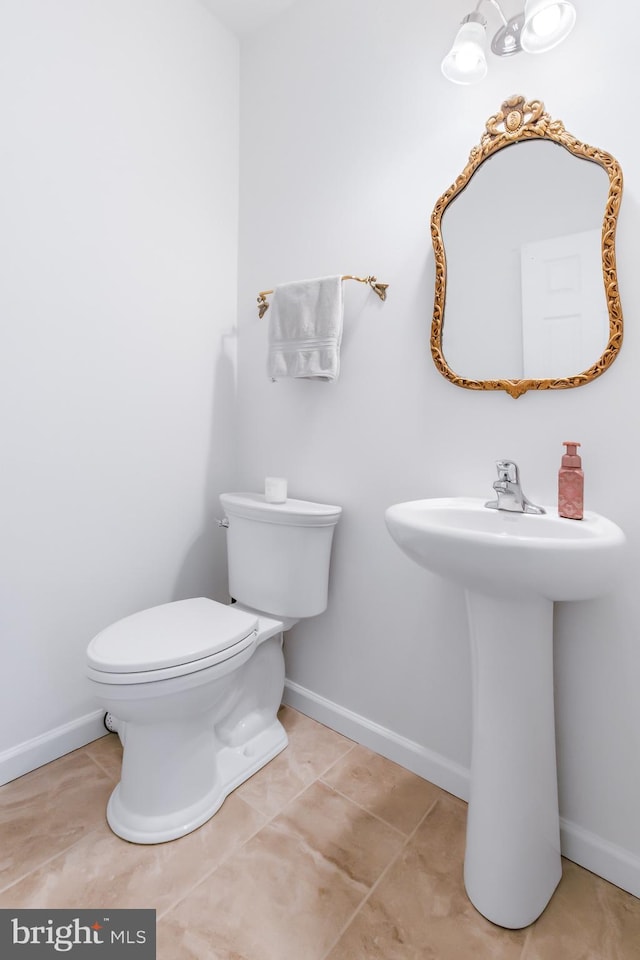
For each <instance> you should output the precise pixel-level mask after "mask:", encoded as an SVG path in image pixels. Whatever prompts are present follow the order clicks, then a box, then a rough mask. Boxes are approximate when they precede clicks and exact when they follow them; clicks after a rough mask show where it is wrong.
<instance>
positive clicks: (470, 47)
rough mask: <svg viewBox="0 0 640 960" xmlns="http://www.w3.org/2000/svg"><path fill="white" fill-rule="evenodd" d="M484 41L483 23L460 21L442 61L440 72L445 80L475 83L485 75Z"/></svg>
mask: <svg viewBox="0 0 640 960" xmlns="http://www.w3.org/2000/svg"><path fill="white" fill-rule="evenodd" d="M472 16H473V15H472ZM484 41H485V32H484V23H481V22H478V21H474V20H466V21H464V22H463V23H462V26H461V27H460V29H459V30H458V33H457V35H456V38H455V40H454V42H453V46H452V48H451V50H450V52H449V53H448V54H447V56H446V57H445V58H444V60H443V61H442V72H443V74H444V75H445V77H446V78H447V80H451V82H452V83H477V81H478V80H482V78H483V77H484V76H486V73H487V58H486V57H485V55H484Z"/></svg>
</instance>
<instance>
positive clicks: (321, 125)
mask: <svg viewBox="0 0 640 960" xmlns="http://www.w3.org/2000/svg"><path fill="white" fill-rule="evenodd" d="M578 6H579V19H578V23H577V26H576V29H575V31H574V33H573V34H572V36H571V37H570V39H569V40H568V41H567V42H566V43H565V44H564V45H563V46H561V47H559V48H557V49H556V50H555V51H552V52H550V53H548V54H546V55H545V56H541V57H539V58H535V57H527V56H525V55H522V56H521V57H519V58H515V59H512V60H510V61H509V60H503V61H498V60H496V59H495V58H491V63H490V75H489V77H488V78H487V79H486V80H485V81H483V83H482V84H481V85H479V86H476V87H469V88H464V87H456V86H454V85H452V84H449V83H447V81H445V80H444V79H443V78H442V76H441V74H440V69H439V65H440V61H441V59H442V57H443V56H444V54H445V53H446V52H447V50H448V48H449V46H450V44H451V42H452V40H453V36H454V34H455V31H456V28H457V24H458V23H459V21H460V20H461V19H462V16H463V15H464V14H465V13H467V12H468V9H469V4H468V3H466V2H462V0H455V2H452V3H447V4H444V3H443V4H427V3H424V0H394V2H393V3H390V2H389V0H299V2H298V3H297V4H295V5H294V6H293V7H292V8H291V9H290V10H289V11H287V12H286V13H285V14H284V15H283V16H282V17H281V18H280V19H279V20H278V21H276V22H274V23H273V24H272V25H271V27H270V28H269V29H268V30H266V31H263V32H261V33H260V35H256V36H255V37H253V38H252V39H250V40H248V41H246V42H245V43H244V45H243V48H242V62H241V77H242V88H241V90H242V92H241V117H242V123H241V235H240V285H239V289H240V305H239V415H240V425H239V431H240V432H239V466H238V480H239V485H240V486H242V487H246V488H252V489H259V488H260V486H261V484H262V482H263V478H264V476H265V475H267V474H275V475H282V476H286V477H288V479H289V491H290V495H291V496H294V497H295V496H298V497H306V498H309V499H318V500H324V501H326V502H328V503H339V504H342V506H343V507H344V516H343V518H342V520H341V521H340V525H339V528H338V530H337V532H336V539H335V551H334V556H333V567H332V586H331V593H330V602H329V608H328V610H327V612H326V613H325V614H323V615H322V616H320V617H318V618H316V619H314V620H312V621H310V622H308V623H302V624H300V625H299V626H297V627H296V628H295V629H294V630H293V631H292V633H291V635H290V638H289V639H288V640H287V644H286V648H287V664H288V677H289V684H290V686H289V693H288V696H289V699H290V701H291V702H295V703H296V704H297V705H298V706H301V707H302V708H303V709H306V710H307V711H308V712H309V713H311V714H312V715H315V716H318V717H319V718H324V719H325V720H327V721H328V722H331V723H333V724H334V725H336V726H338V727H340V728H342V729H344V730H349V731H351V732H352V733H353V735H356V736H359V737H360V738H361V739H363V740H366V741H367V742H370V743H372V744H375V745H376V746H377V747H378V748H379V749H381V750H383V751H385V750H386V751H387V752H388V754H389V755H391V756H395V757H397V758H401V759H403V760H404V761H405V762H407V764H408V765H412V766H413V767H414V769H419V770H420V771H421V772H423V773H425V775H429V776H431V777H432V778H433V779H436V780H438V781H439V782H441V783H443V784H444V785H446V786H448V788H449V789H451V790H453V791H454V792H458V793H460V794H464V793H465V790H466V775H467V769H468V764H469V748H470V673H469V653H468V638H467V628H466V621H465V612H464V607H463V596H462V593H461V592H460V591H459V590H457V589H455V588H454V587H452V586H449V585H447V584H446V583H444V582H441V581H439V580H438V579H436V578H435V577H432V576H430V575H428V574H426V573H425V572H423V571H421V570H419V569H418V568H417V567H416V566H414V565H412V564H411V562H410V561H409V560H407V559H406V558H405V557H404V556H403V555H402V554H401V553H400V551H399V550H398V549H397V548H396V547H395V546H394V544H393V543H392V541H391V539H390V537H389V535H388V534H387V532H386V529H385V526H384V521H383V515H384V510H385V507H387V506H388V505H389V504H391V503H394V502H397V501H401V500H408V499H414V498H419V497H433V496H441V495H458V494H468V495H474V496H483V495H484V494H487V495H489V494H490V493H491V484H492V482H493V479H494V476H495V468H494V461H495V460H496V459H498V458H500V457H509V458H513V459H515V460H517V461H518V462H519V464H520V467H521V472H522V477H523V485H524V488H525V492H526V493H527V495H528V496H529V497H530V498H532V499H533V500H534V501H536V502H547V503H552V502H553V501H554V498H555V490H556V476H557V469H558V466H559V460H560V455H561V452H562V449H563V448H562V442H563V441H564V440H566V439H576V440H580V441H581V442H582V444H583V447H582V453H583V458H584V467H585V473H586V501H587V506H588V508H590V509H593V510H596V511H600V512H602V513H605V514H607V515H608V516H609V517H611V518H612V519H613V520H615V521H617V522H618V523H620V524H621V525H622V526H623V528H624V529H625V531H626V533H627V536H628V541H629V552H628V557H629V560H628V565H627V573H626V575H625V577H624V578H623V580H622V581H621V582H620V584H619V587H618V589H617V590H616V591H615V592H614V593H613V594H612V595H611V596H609V597H607V598H605V599H602V600H599V601H593V602H590V603H584V604H581V605H578V604H575V605H569V604H567V605H561V606H559V607H558V609H557V611H556V614H557V615H556V628H557V641H556V676H557V721H558V723H557V727H558V754H559V776H560V797H561V813H562V816H563V818H564V820H563V827H564V829H563V842H564V849H565V851H566V852H567V853H568V854H569V855H570V856H572V857H573V858H574V859H577V860H579V861H580V862H583V863H585V864H586V865H588V866H590V867H591V868H592V869H594V870H596V871H597V872H600V873H603V874H605V875H609V876H610V877H611V878H612V879H614V880H615V882H617V883H620V884H621V885H623V886H626V887H627V889H634V890H635V892H636V893H640V819H639V818H638V813H637V812H638V809H640V762H639V757H640V697H638V690H637V688H638V676H639V673H640V644H639V643H638V632H639V630H638V627H639V625H640V592H639V591H638V585H637V582H636V581H637V570H638V559H639V551H640V543H639V535H640V516H639V511H638V494H637V487H638V480H637V474H638V470H639V468H640V456H639V454H638V452H637V449H636V447H637V441H636V433H637V430H636V429H635V428H636V426H637V420H638V414H637V410H638V392H637V391H638V388H637V374H636V370H637V367H638V363H639V362H640V342H639V340H638V334H637V325H636V323H635V322H634V320H635V315H636V313H637V312H638V309H640V274H639V273H638V270H637V268H636V263H635V260H636V247H637V242H636V237H637V235H638V231H639V230H640V209H639V203H638V200H639V196H640V182H639V180H638V173H637V170H638V162H637V158H638V154H637V149H638V145H637V125H636V124H635V123H634V122H633V120H632V119H631V120H630V114H629V99H628V96H626V95H625V91H629V90H633V89H635V88H636V87H637V78H638V73H637V56H636V51H635V48H634V41H633V37H632V34H631V32H630V31H624V30H622V31H621V30H620V27H619V23H620V22H621V16H622V8H623V7H625V6H626V5H625V4H623V3H622V2H615V3H611V4H609V5H608V6H607V9H606V11H603V8H602V5H601V4H598V3H596V2H595V0H582V2H580V3H579V4H578ZM617 8H620V9H619V10H617ZM616 11H617V12H616ZM487 16H488V17H489V18H490V19H491V18H492V17H493V16H494V13H493V12H492V11H491V9H490V8H489V7H487ZM497 26H498V23H497V22H496V24H495V28H496V29H497ZM514 93H522V94H524V95H525V96H527V97H529V98H540V99H542V100H543V101H544V102H545V104H546V106H547V109H548V110H549V112H550V113H551V115H552V116H553V117H558V118H560V119H562V120H563V121H564V122H565V125H566V127H567V128H568V129H569V130H570V131H571V132H572V133H573V134H574V135H576V136H577V137H579V138H580V139H582V140H583V141H585V142H587V143H594V144H596V145H598V146H600V147H602V148H604V149H606V150H608V151H609V152H611V153H612V154H613V155H614V156H615V157H616V158H617V159H618V160H619V162H620V163H621V165H622V168H623V171H625V173H626V184H625V195H624V198H623V206H622V213H621V217H620V222H619V229H618V272H619V281H620V290H621V295H622V303H623V308H624V311H625V316H626V321H627V325H626V332H625V343H624V347H623V351H622V353H621V355H620V357H619V358H618V360H617V361H616V363H615V364H614V366H613V368H612V369H611V370H610V371H609V372H608V373H607V374H606V375H605V376H603V377H602V378H600V379H599V380H597V381H595V382H594V383H592V384H590V385H588V386H586V387H584V388H581V389H577V390H570V391H558V392H548V391H547V392H540V393H529V394H527V395H525V396H524V397H522V398H520V399H518V400H513V399H512V398H511V397H509V396H508V395H507V394H505V393H485V394H479V393H475V392H471V391H465V390H461V389H459V388H456V387H454V386H453V385H451V384H450V383H448V382H447V381H446V380H444V379H443V378H442V377H441V376H440V374H439V373H438V372H437V370H436V368H435V367H434V365H433V363H432V361H431V357H430V353H429V343H428V335H429V324H430V316H431V310H432V304H433V278H434V267H433V255H432V252H431V243H430V236H429V230H428V222H429V217H430V214H431V209H432V207H433V204H434V203H435V201H436V200H437V198H438V197H439V196H440V194H441V193H442V192H443V191H444V190H445V189H446V188H447V187H448V186H449V184H450V183H451V182H452V181H453V179H454V178H455V177H456V176H457V175H458V174H459V173H460V172H461V171H462V169H463V166H464V164H465V163H466V161H467V158H468V155H469V150H470V149H471V147H472V145H474V144H475V143H477V142H478V141H479V139H480V136H481V134H482V132H483V129H484V124H485V122H486V120H487V119H488V117H489V116H490V115H491V114H493V113H495V111H496V110H497V109H499V107H500V104H501V103H502V101H503V100H504V99H505V98H506V97H508V96H511V95H513V94H514ZM342 272H346V273H363V274H364V273H369V272H371V273H377V275H378V277H379V278H380V279H381V280H384V281H386V282H388V283H389V284H390V288H389V296H388V301H387V302H386V303H385V304H382V303H380V302H379V301H378V300H377V299H376V297H375V296H374V295H373V294H372V293H370V292H368V291H367V290H366V289H365V288H361V287H359V286H357V285H355V284H351V285H349V284H347V285H345V294H346V311H345V333H344V341H343V351H342V371H341V376H340V380H339V381H338V382H337V383H336V384H327V383H314V382H304V381H301V382H295V381H294V382H285V381H283V382H279V383H275V384H274V383H271V382H270V381H269V380H268V379H267V377H266V374H265V363H266V331H267V323H266V319H265V320H263V321H259V320H258V319H257V315H256V311H255V297H256V295H257V293H258V291H259V290H263V289H266V288H269V287H272V286H273V285H274V284H277V283H279V282H284V281H288V280H294V279H302V278H304V277H312V276H322V275H326V274H334V273H342Z"/></svg>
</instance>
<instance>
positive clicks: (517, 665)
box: [464, 590, 562, 928]
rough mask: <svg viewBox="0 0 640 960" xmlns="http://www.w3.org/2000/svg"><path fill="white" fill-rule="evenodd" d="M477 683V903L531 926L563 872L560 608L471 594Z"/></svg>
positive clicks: (472, 851) (514, 924)
mask: <svg viewBox="0 0 640 960" xmlns="http://www.w3.org/2000/svg"><path fill="white" fill-rule="evenodd" d="M466 599H467V611H468V616H469V627H470V634H471V651H472V677H473V742H472V760H471V791H470V800H469V812H468V820H467V847H466V855H465V865H464V879H465V887H466V890H467V894H468V896H469V899H470V900H471V902H472V903H473V904H474V906H475V907H476V908H477V909H478V910H479V911H480V913H481V914H483V916H485V917H487V919H488V920H491V921H492V922H493V923H497V924H500V926H503V927H511V928H519V927H524V926H527V925H528V924H530V923H532V922H533V921H534V920H535V919H536V918H537V917H538V916H539V915H540V914H541V913H542V911H543V910H544V908H545V907H546V905H547V903H548V902H549V899H550V898H551V895H552V894H553V891H554V890H555V888H556V886H557V884H558V882H559V880H560V877H561V875H562V866H561V860H560V823H559V814H558V786H557V771H556V745H555V718H554V706H553V603H552V602H551V601H550V600H546V599H543V598H526V599H522V600H512V599H507V598H505V597H504V596H501V597H492V596H488V595H484V594H482V593H477V592H475V591H471V590H467V591H466Z"/></svg>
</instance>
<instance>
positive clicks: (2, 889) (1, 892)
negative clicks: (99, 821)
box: [0, 827, 99, 909]
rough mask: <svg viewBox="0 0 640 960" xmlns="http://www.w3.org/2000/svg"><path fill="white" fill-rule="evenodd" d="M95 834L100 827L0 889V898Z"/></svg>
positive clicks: (88, 832) (83, 835) (88, 831)
mask: <svg viewBox="0 0 640 960" xmlns="http://www.w3.org/2000/svg"><path fill="white" fill-rule="evenodd" d="M93 833H99V827H92V828H91V830H87V832H86V833H83V834H82V836H81V837H78V839H77V840H74V841H73V843H70V844H69V846H68V847H64V848H63V849H62V850H58V851H57V852H56V853H54V854H53V856H51V857H47V859H46V860H42V861H41V862H40V863H38V864H37V866H35V867H33V868H32V869H31V870H27V872H26V873H23V874H22V876H20V877H18V878H17V879H16V880H12V881H11V883H9V884H7V886H6V887H2V888H0V896H2V895H3V894H5V893H8V891H9V890H11V888H12V887H15V886H17V885H18V884H19V883H22V881H23V880H26V879H27V878H28V877H30V876H31V874H32V873H37V871H38V870H42V869H43V867H46V866H48V865H49V864H50V863H53V861H54V860H57V859H58V857H62V856H66V854H68V853H69V851H70V850H73V848H74V847H76V846H77V845H78V844H79V843H82V842H83V841H84V840H86V839H87V837H90V836H91V835H92V834H93ZM16 909H17V908H16Z"/></svg>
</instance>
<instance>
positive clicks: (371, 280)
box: [258, 273, 389, 319]
mask: <svg viewBox="0 0 640 960" xmlns="http://www.w3.org/2000/svg"><path fill="white" fill-rule="evenodd" d="M342 279H343V280H357V281H358V283H368V284H369V286H370V287H371V289H372V290H373V291H374V293H377V295H378V296H379V297H380V299H381V300H386V299H387V287H388V286H389V284H388V283H379V282H378V280H377V278H376V277H354V276H353V275H352V274H350V273H347V274H344V276H343V277H342ZM270 293H273V290H262V291H261V292H260V293H259V294H258V316H259V317H260V319H262V318H263V317H264V315H265V313H266V312H267V310H268V309H269V301H268V300H267V297H268V296H269V294H270Z"/></svg>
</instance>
